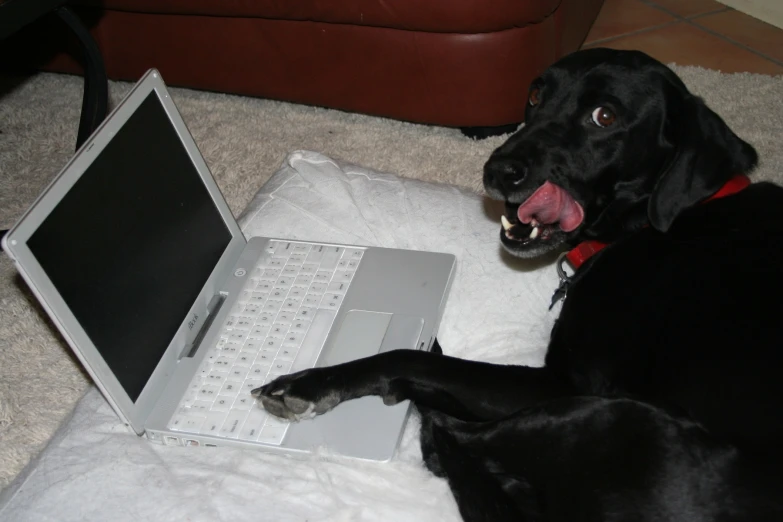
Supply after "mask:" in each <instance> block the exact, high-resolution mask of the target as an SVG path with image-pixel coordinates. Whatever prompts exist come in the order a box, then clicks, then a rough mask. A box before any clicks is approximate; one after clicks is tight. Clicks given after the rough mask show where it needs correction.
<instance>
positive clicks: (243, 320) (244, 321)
mask: <svg viewBox="0 0 783 522" xmlns="http://www.w3.org/2000/svg"><path fill="white" fill-rule="evenodd" d="M252 327H253V318H252V317H246V316H239V317H238V318H237V320H236V323H234V330H242V331H248V330H250V329H251V328H252Z"/></svg>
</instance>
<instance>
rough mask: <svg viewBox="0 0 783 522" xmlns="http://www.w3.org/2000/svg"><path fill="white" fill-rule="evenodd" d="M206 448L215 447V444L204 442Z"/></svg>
mask: <svg viewBox="0 0 783 522" xmlns="http://www.w3.org/2000/svg"><path fill="white" fill-rule="evenodd" d="M204 447H206V448H217V444H204Z"/></svg>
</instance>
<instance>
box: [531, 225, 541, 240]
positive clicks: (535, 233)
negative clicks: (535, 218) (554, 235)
mask: <svg viewBox="0 0 783 522" xmlns="http://www.w3.org/2000/svg"><path fill="white" fill-rule="evenodd" d="M539 232H541V229H540V228H538V227H533V230H531V231H530V239H535V238H537V237H538V234H539Z"/></svg>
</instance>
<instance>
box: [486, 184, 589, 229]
mask: <svg viewBox="0 0 783 522" xmlns="http://www.w3.org/2000/svg"><path fill="white" fill-rule="evenodd" d="M506 207H507V210H506V211H507V214H508V215H506V216H502V217H501V219H500V221H501V224H502V225H503V230H504V235H505V238H506V239H507V240H508V241H509V242H512V243H516V244H522V245H527V244H529V243H531V242H533V241H547V240H549V239H550V238H551V237H552V236H553V234H555V233H557V232H566V233H567V232H572V231H574V230H576V229H577V228H578V227H579V225H581V224H582V222H583V221H584V217H585V212H584V209H583V208H582V206H581V205H580V204H579V203H578V202H577V201H576V200H575V199H574V198H573V197H572V196H571V195H570V194H569V193H568V192H567V191H566V190H564V189H562V188H561V187H559V186H557V185H555V184H554V183H552V182H550V181H547V182H546V183H544V184H543V185H541V186H540V187H539V188H538V189H537V190H536V191H535V192H534V193H533V194H532V195H531V196H530V197H529V198H527V200H525V201H524V202H523V203H522V204H520V205H519V206H516V205H514V204H512V203H506Z"/></svg>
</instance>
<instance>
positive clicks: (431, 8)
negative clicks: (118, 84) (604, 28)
mask: <svg viewBox="0 0 783 522" xmlns="http://www.w3.org/2000/svg"><path fill="white" fill-rule="evenodd" d="M73 3H74V4H81V5H90V6H95V7H101V8H103V9H109V10H117V11H129V12H138V13H167V14H180V15H181V14H192V15H203V16H226V17H237V18H268V19H273V20H296V21H310V22H328V23H335V24H349V25H362V26H372V27H387V28H393V29H405V30H409V31H431V32H443V33H484V32H493V31H502V30H505V29H513V28H515V27H524V26H526V25H530V24H534V23H537V22H540V21H541V20H543V19H545V18H547V17H548V16H549V15H550V14H552V13H553V12H554V11H555V9H557V7H558V5H559V4H560V1H558V0H290V1H286V2H279V1H277V0H77V1H75V2H73Z"/></svg>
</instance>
